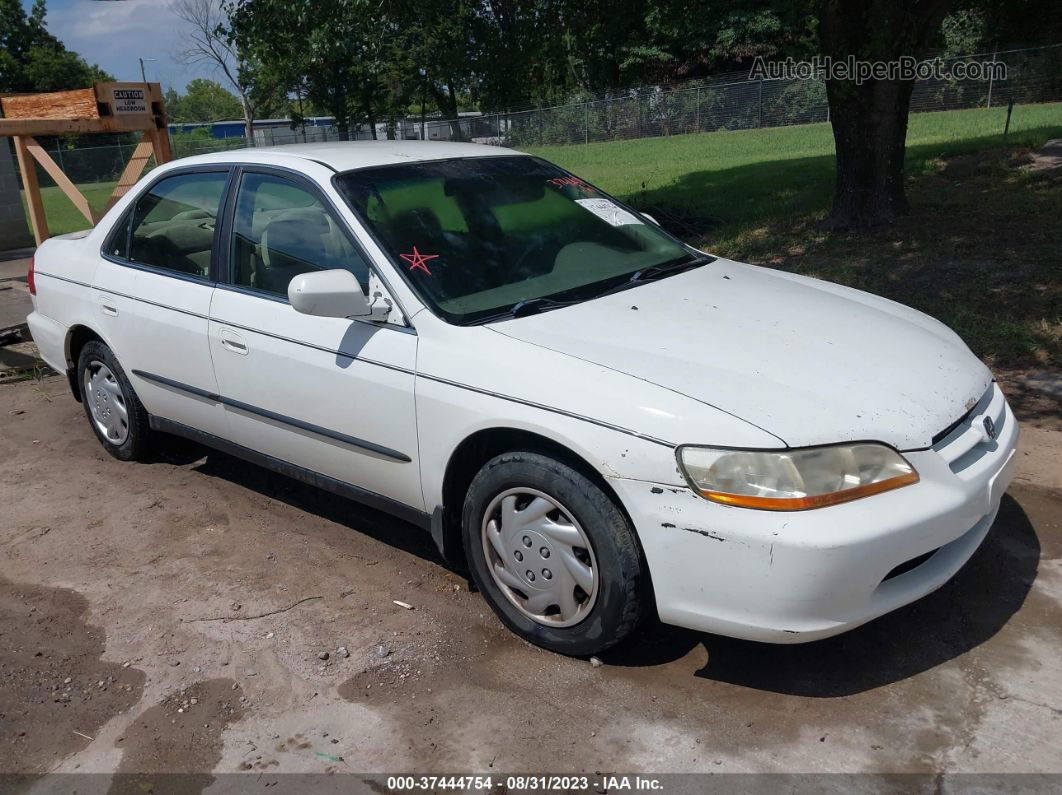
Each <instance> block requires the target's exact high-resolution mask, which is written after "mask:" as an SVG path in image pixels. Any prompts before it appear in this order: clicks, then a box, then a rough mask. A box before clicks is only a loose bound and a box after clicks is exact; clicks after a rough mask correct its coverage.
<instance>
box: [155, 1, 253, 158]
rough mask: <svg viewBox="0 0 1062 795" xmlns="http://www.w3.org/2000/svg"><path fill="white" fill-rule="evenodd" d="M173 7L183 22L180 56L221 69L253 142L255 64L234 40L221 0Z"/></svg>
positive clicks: (187, 61)
mask: <svg viewBox="0 0 1062 795" xmlns="http://www.w3.org/2000/svg"><path fill="white" fill-rule="evenodd" d="M173 10H174V13H176V14H177V17H178V18H179V19H180V20H181V21H182V22H184V24H185V31H184V40H185V44H186V47H185V49H184V50H183V51H182V52H181V53H180V55H179V57H180V58H181V60H183V61H184V62H185V63H205V64H208V65H210V66H212V67H213V68H215V69H216V70H217V71H219V72H221V74H222V75H223V76H224V78H225V81H226V82H227V83H228V84H229V85H230V86H232V88H233V90H234V91H235V92H236V95H237V96H238V97H239V102H240V111H241V112H240V115H241V116H242V117H243V124H244V135H245V136H246V138H247V143H248V145H253V144H254V120H255V114H256V112H257V111H258V109H259V108H258V105H259V104H260V103H259V100H261V99H263V98H261V97H259V96H257V95H256V93H255V91H254V86H255V83H256V76H255V64H254V63H253V62H252V61H251V60H250V59H248V58H246V57H245V56H244V53H243V52H242V51H241V50H239V49H238V48H237V47H236V46H235V45H234V44H233V39H232V29H231V25H230V23H229V19H228V15H227V14H226V13H225V10H224V8H223V6H222V4H221V2H220V0H177V2H175V3H174V5H173Z"/></svg>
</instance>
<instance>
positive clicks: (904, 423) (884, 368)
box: [490, 259, 992, 450]
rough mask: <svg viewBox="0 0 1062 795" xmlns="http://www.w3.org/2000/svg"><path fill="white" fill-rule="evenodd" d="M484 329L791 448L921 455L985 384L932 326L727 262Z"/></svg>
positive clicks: (840, 290) (812, 283)
mask: <svg viewBox="0 0 1062 795" xmlns="http://www.w3.org/2000/svg"><path fill="white" fill-rule="evenodd" d="M490 328H491V329H492V330H494V331H496V332H498V333H501V334H505V335H507V336H509V337H512V338H514V339H518V340H522V341H524V342H527V343H530V344H533V345H538V346H541V347H544V348H548V349H550V350H553V351H556V352H559V353H563V354H566V355H568V356H572V357H575V358H578V359H581V360H584V361H587V362H590V363H593V364H596V365H599V366H603V367H607V368H609V369H611V370H615V371H618V372H621V373H625V374H627V375H629V376H632V377H634V378H637V379H640V380H643V381H647V382H650V383H652V384H656V385H658V386H660V387H662V388H664V389H668V390H671V391H673V392H676V393H679V394H681V395H684V396H686V397H690V398H693V399H695V400H698V401H700V402H702V403H705V404H708V405H711V406H714V407H716V408H718V409H722V410H723V411H726V412H728V413H730V414H733V415H735V416H737V417H740V418H742V419H743V420H745V421H747V422H749V423H751V424H753V425H756V426H758V427H759V428H761V429H763V430H765V431H767V432H769V433H771V434H773V435H774V436H776V437H778V438H779V439H781V440H783V441H784V442H785V444H787V445H788V446H791V447H801V446H806V445H815V444H829V443H833V442H842V441H853V440H878V441H883V442H886V443H888V444H891V445H893V446H894V447H896V448H898V449H900V450H909V449H916V448H924V447H928V446H929V445H930V444H931V443H932V439H933V437H934V436H935V435H936V434H938V433H939V432H940V431H942V430H944V429H945V428H946V427H947V426H948V425H950V424H951V423H953V422H954V421H955V420H957V419H959V418H960V417H961V416H962V415H963V414H965V413H966V412H967V411H968V410H969V409H970V407H971V406H973V405H974V403H975V402H976V400H977V399H978V398H980V397H981V395H983V394H984V392H985V390H986V389H987V388H988V387H989V385H990V384H991V381H992V376H991V373H990V372H989V371H988V369H987V368H986V367H985V366H984V364H982V363H981V361H980V360H979V359H977V358H976V357H975V356H974V355H973V354H972V353H971V352H970V350H969V349H968V348H967V347H966V345H965V344H964V343H963V342H962V340H961V339H959V337H958V336H957V335H956V334H955V333H954V332H952V331H951V330H950V329H948V328H947V327H946V326H944V325H943V324H942V323H939V322H938V321H936V320H933V319H932V318H930V317H929V316H927V315H924V314H922V313H920V312H917V311H915V310H913V309H909V308H908V307H905V306H902V305H901V304H897V303H895V302H893V301H889V300H887V299H884V298H879V297H876V296H873V295H870V294H868V293H863V292H860V291H858V290H853V289H850V288H846V287H841V286H839V285H835V284H831V283H829V282H823V281H819V280H816V279H809V278H806V277H802V276H795V275H793V274H788V273H784V272H781V271H776V270H771V269H767V268H759V267H754V266H751V265H743V264H741V263H737V262H732V261H729V260H722V259H721V260H716V261H715V262H713V263H711V264H710V265H707V266H704V267H701V268H697V269H694V270H692V271H687V272H686V273H683V274H679V275H675V276H672V277H669V278H665V279H661V280H659V281H655V282H651V283H649V284H646V285H644V286H642V287H637V288H634V289H631V290H628V291H624V292H620V293H616V294H614V295H611V296H606V297H603V298H598V299H595V300H591V301H587V302H585V303H582V304H578V305H576V306H571V307H567V308H564V309H557V310H554V311H551V312H545V313H542V314H539V315H532V316H529V317H524V318H517V319H514V320H509V321H505V322H502V323H497V324H494V325H492V326H490ZM712 441H713V440H711V439H690V440H689V442H691V443H708V444H710V443H712Z"/></svg>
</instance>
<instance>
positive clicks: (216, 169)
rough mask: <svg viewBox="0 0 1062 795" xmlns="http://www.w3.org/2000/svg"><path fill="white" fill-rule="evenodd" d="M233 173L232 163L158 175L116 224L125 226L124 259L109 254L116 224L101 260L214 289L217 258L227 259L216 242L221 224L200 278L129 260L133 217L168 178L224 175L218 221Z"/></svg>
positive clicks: (218, 268) (217, 277) (218, 269)
mask: <svg viewBox="0 0 1062 795" xmlns="http://www.w3.org/2000/svg"><path fill="white" fill-rule="evenodd" d="M236 171H237V168H236V166H235V165H234V164H233V163H209V164H204V165H199V166H184V167H181V168H174V169H170V170H168V171H166V172H164V173H162V174H159V175H157V176H156V178H155V179H153V180H151V182H149V183H148V184H147V185H145V186H144V188H143V189H142V190H141V191H140V192H139V193H138V194H137V195H136V197H135V198H134V199H133V200H132V202H130V203H129V206H128V207H127V208H126V209H125V213H124V214H123V215H122V218H121V221H119V224H121V225H122V226H124V229H125V256H124V257H123V256H116V255H114V254H111V253H110V250H109V248H110V244H111V243H113V242H114V236H115V233H116V232H117V231H118V228H119V224H115V226H114V227H113V228H112V229H111V231H110V232H109V233H108V235H107V237H106V238H104V241H103V246H102V247H101V248H100V256H101V257H102V258H103V259H105V260H107V261H108V262H113V263H114V264H116V265H122V266H124V267H127V268H132V269H134V270H142V271H147V272H149V273H157V274H159V275H161V276H169V277H171V278H174V279H180V280H182V281H191V282H195V283H197V284H209V285H213V286H217V284H218V282H219V280H220V278H221V273H222V269H221V264H222V260H221V259H220V258H219V256H220V257H224V260H225V261H226V264H227V259H228V257H227V253H226V252H219V251H218V245H219V241H220V240H221V227H222V224H216V225H215V228H214V238H213V240H212V241H211V254H210V271H209V273H208V274H207V275H206V276H205V277H203V276H196V275H194V274H190V273H181V272H180V271H174V270H169V269H167V268H160V267H158V266H156V265H151V264H148V263H145V262H136V261H134V260H132V259H130V256H129V253H130V251H131V250H132V247H133V219H134V218H135V217H136V209H137V206H138V205H139V204H140V201H141V200H142V199H143V198H144V197H145V196H147V195H148V194H149V193H150V192H151V191H152V189H153V188H154V187H155V186H156V185H158V184H159V183H160V182H162V181H163V180H165V179H169V178H170V177H179V176H186V175H188V174H221V173H225V174H227V178H226V181H225V186H224V187H223V188H222V192H221V202H220V203H219V205H218V208H219V212H218V215H219V217H220V216H221V214H222V212H224V211H225V210H226V208H227V207H228V203H229V198H230V196H231V195H232V194H233V193H234V188H233V177H234V174H235V172H236Z"/></svg>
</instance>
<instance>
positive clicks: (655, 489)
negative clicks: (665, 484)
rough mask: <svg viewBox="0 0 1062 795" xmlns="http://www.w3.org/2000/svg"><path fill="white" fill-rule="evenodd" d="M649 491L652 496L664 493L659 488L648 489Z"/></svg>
mask: <svg viewBox="0 0 1062 795" xmlns="http://www.w3.org/2000/svg"><path fill="white" fill-rule="evenodd" d="M649 491H650V492H651V493H653V494H663V493H664V490H663V489H662V488H660V487H659V486H653V487H652V488H651V489H649Z"/></svg>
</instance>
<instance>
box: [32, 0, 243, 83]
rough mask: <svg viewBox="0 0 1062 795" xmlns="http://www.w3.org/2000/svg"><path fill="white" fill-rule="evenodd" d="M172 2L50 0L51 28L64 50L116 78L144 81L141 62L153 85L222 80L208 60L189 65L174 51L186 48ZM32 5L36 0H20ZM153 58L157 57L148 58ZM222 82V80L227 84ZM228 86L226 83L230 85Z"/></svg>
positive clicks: (48, 6) (49, 25) (180, 25)
mask: <svg viewBox="0 0 1062 795" xmlns="http://www.w3.org/2000/svg"><path fill="white" fill-rule="evenodd" d="M172 3H173V0H47V8H48V16H47V18H46V20H45V22H46V24H47V27H48V30H49V31H50V32H51V33H52V35H53V36H55V37H57V38H58V39H59V40H60V41H62V42H63V44H65V45H66V48H67V49H69V50H73V51H74V52H76V53H78V55H80V56H81V57H82V58H84V59H85V60H86V61H88V62H89V63H95V64H99V66H100V67H102V68H103V69H104V70H105V71H107V72H110V73H111V74H112V75H114V76H115V77H116V78H117V79H118V80H140V63H139V61H137V58H144V59H145V63H144V70H145V72H147V79H148V80H149V81H150V82H152V83H162V85H163V87H164V88H170V87H173V88H176V89H177V90H178V91H181V92H183V91H184V88H185V86H186V85H187V83H188V81H189V80H192V79H194V78H196V77H207V78H210V79H212V80H218V82H222V83H223V78H222V77H221V75H219V74H218V73H217V72H216V71H215V70H212V69H211V68H210V67H209V66H207V65H204V64H193V65H189V66H186V65H184V64H181V63H179V62H178V60H177V57H176V54H177V53H178V52H180V51H181V50H182V49H183V47H182V44H181V36H180V34H181V28H182V25H183V23H182V22H181V21H180V20H178V19H177V17H176V16H174V13H173V10H172V9H171V8H170V6H171V4H172ZM22 4H23V5H24V6H25V7H26V8H27V9H29V8H30V7H32V5H33V0H22ZM148 58H155V59H156V60H155V61H147V60H146V59H148ZM223 84H224V83H223ZM226 87H227V86H226Z"/></svg>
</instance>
